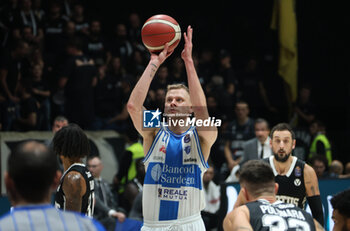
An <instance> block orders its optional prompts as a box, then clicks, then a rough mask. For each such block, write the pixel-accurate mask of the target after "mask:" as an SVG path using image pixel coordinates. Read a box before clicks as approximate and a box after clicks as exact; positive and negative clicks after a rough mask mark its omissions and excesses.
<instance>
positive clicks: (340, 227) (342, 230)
mask: <svg viewBox="0 0 350 231" xmlns="http://www.w3.org/2000/svg"><path fill="white" fill-rule="evenodd" d="M332 219H333V221H334V226H333V231H349V230H350V229H349V228H350V227H347V226H350V224H347V223H350V222H347V219H346V217H345V216H343V215H341V214H340V213H339V212H338V210H336V209H335V210H333V215H332Z"/></svg>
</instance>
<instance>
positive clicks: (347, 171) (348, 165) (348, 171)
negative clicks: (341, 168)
mask: <svg viewBox="0 0 350 231" xmlns="http://www.w3.org/2000/svg"><path fill="white" fill-rule="evenodd" d="M345 174H350V162H348V163H346V165H345Z"/></svg>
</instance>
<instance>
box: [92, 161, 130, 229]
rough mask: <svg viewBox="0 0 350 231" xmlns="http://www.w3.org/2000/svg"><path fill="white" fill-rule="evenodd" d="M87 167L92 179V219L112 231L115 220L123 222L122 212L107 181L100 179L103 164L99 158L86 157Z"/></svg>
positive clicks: (123, 214)
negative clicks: (93, 201) (93, 202)
mask: <svg viewBox="0 0 350 231" xmlns="http://www.w3.org/2000/svg"><path fill="white" fill-rule="evenodd" d="M87 167H88V169H89V171H90V172H91V174H92V176H93V177H94V183H95V209H94V218H95V219H96V220H98V221H99V222H101V224H103V226H104V227H105V228H106V230H108V231H114V230H115V226H116V219H118V220H119V222H123V221H124V220H125V213H124V211H123V210H122V209H121V208H119V206H118V202H117V201H116V200H115V198H114V196H113V193H112V190H111V188H110V186H109V184H108V182H107V181H105V180H104V179H102V177H101V173H102V171H103V163H102V160H101V158H100V157H99V156H88V158H87Z"/></svg>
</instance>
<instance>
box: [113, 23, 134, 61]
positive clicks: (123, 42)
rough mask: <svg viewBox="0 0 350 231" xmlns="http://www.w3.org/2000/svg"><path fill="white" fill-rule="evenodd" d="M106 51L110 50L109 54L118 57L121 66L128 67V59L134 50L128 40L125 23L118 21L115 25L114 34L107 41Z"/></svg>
mask: <svg viewBox="0 0 350 231" xmlns="http://www.w3.org/2000/svg"><path fill="white" fill-rule="evenodd" d="M108 51H110V54H109V55H111V56H118V57H120V60H121V64H122V66H124V67H128V66H129V65H130V63H129V61H130V59H131V57H132V54H133V52H134V48H133V46H132V44H131V42H130V41H129V40H128V34H127V30H126V26H125V24H123V23H119V24H117V25H116V26H115V30H114V35H113V37H112V38H111V40H110V41H109V49H108Z"/></svg>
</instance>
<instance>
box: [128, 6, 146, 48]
mask: <svg viewBox="0 0 350 231" xmlns="http://www.w3.org/2000/svg"><path fill="white" fill-rule="evenodd" d="M141 28H142V23H141V20H140V15H139V14H138V13H136V12H133V13H131V14H130V15H129V31H128V35H129V41H130V42H131V43H132V45H133V46H134V47H137V48H140V47H143V46H142V45H141V44H142V41H141ZM143 49H144V48H143Z"/></svg>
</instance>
